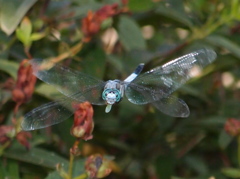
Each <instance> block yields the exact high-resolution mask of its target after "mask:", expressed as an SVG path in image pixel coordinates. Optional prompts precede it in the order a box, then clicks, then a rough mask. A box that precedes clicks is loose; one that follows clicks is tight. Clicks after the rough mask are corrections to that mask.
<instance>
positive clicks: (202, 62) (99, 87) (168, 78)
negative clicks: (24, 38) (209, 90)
mask: <svg viewBox="0 0 240 179" xmlns="http://www.w3.org/2000/svg"><path fill="white" fill-rule="evenodd" d="M216 57H217V55H216V53H215V52H214V51H213V50H211V49H201V50H198V51H195V52H192V53H189V54H187V55H184V56H182V57H179V58H177V59H175V60H172V61H170V62H168V63H166V64H164V65H162V66H159V67H156V68H154V69H152V70H150V71H147V72H145V73H143V74H140V73H141V71H142V69H143V67H144V64H143V63H141V64H139V65H138V66H137V68H136V69H135V71H134V72H133V73H132V74H131V75H129V76H128V77H127V78H126V79H125V80H123V81H121V80H118V79H115V80H108V81H101V80H98V79H95V78H94V77H92V76H89V75H87V74H84V73H82V72H79V71H75V70H72V69H70V68H67V67H65V66H61V65H56V64H54V63H50V62H49V61H48V62H46V61H44V60H42V59H33V60H31V61H30V63H31V65H32V68H33V74H34V75H35V76H36V77H37V78H39V79H40V80H42V81H44V82H46V83H48V84H50V85H53V86H54V87H55V88H56V89H57V90H58V91H59V92H61V93H62V94H64V95H65V96H66V97H64V98H60V99H59V100H57V101H53V102H50V103H47V104H43V105H42V106H39V107H37V108H35V109H33V110H32V111H30V112H28V113H27V114H26V115H25V116H24V120H23V122H22V129H23V130H25V131H29V130H35V129H40V128H45V127H48V126H51V125H54V124H57V123H60V122H62V121H63V120H65V119H67V118H68V117H70V116H71V115H72V114H73V113H74V109H72V108H71V106H72V104H73V103H79V102H85V101H88V102H90V103H91V104H93V105H107V106H106V109H105V112H107V113H108V112H109V111H110V110H111V107H112V105H114V104H116V103H119V102H120V101H121V100H122V98H123V97H124V95H125V96H126V97H127V99H128V100H129V101H130V102H131V103H133V104H137V105H143V104H148V103H151V104H152V105H153V106H155V107H156V108H157V109H158V110H159V111H161V112H163V113H165V114H167V115H170V116H173V117H188V116H189V114H190V111H189V108H188V106H187V104H186V103H185V102H184V101H183V100H181V99H179V98H176V97H175V96H173V95H172V93H173V92H174V91H175V90H177V89H178V88H179V87H181V86H182V85H183V84H184V83H186V81H187V80H189V79H190V78H192V77H194V76H196V73H197V72H201V70H202V69H203V68H204V67H205V66H207V65H209V64H210V63H212V62H213V61H214V60H215V59H216Z"/></svg>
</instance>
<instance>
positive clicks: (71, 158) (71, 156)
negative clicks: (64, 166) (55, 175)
mask: <svg viewBox="0 0 240 179" xmlns="http://www.w3.org/2000/svg"><path fill="white" fill-rule="evenodd" d="M73 161H74V155H73V154H72V153H71V152H70V159H69V167H68V176H69V179H72V172H73Z"/></svg>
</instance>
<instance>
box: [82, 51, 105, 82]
mask: <svg viewBox="0 0 240 179" xmlns="http://www.w3.org/2000/svg"><path fill="white" fill-rule="evenodd" d="M89 64H91V65H89ZM105 65H106V54H105V52H104V51H103V50H102V49H100V48H96V49H92V52H91V53H89V54H88V55H87V56H86V57H85V60H84V61H81V62H80V64H79V66H81V68H82V70H81V71H82V72H84V73H86V74H89V75H91V76H93V77H95V78H99V79H102V78H103V75H104V71H105V70H104V69H105Z"/></svg>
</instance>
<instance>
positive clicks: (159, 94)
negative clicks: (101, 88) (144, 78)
mask: <svg viewBox="0 0 240 179" xmlns="http://www.w3.org/2000/svg"><path fill="white" fill-rule="evenodd" d="M130 88H131V90H127V91H126V96H127V98H128V100H129V101H130V102H132V103H134V104H147V103H151V104H153V105H154V106H155V107H156V108H157V109H158V110H159V111H161V112H163V113H165V114H167V115H169V116H173V117H188V116H189V114H190V111H189V108H188V106H187V104H186V103H185V102H184V101H183V100H181V99H179V98H176V97H174V96H172V95H168V96H167V95H166V94H164V92H163V91H162V90H158V91H153V90H152V89H150V88H147V87H144V86H141V85H136V84H134V85H131V86H130Z"/></svg>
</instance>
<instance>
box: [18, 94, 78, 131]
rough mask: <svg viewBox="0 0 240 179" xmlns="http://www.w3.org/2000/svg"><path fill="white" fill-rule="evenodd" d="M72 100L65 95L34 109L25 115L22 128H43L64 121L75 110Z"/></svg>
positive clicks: (26, 129)
mask: <svg viewBox="0 0 240 179" xmlns="http://www.w3.org/2000/svg"><path fill="white" fill-rule="evenodd" d="M72 102H73V100H71V98H67V97H65V98H62V99H61V100H59V101H55V102H50V103H47V104H43V105H41V106H39V107H37V108H35V109H33V110H32V111H30V112H28V113H27V114H26V115H25V116H24V120H23V122H22V124H21V126H22V129H23V130H24V131H30V130H35V129H41V128H45V127H48V126H51V125H54V124H57V123H60V122H62V121H64V120H65V119H67V118H69V117H70V116H71V115H72V114H73V112H74V111H73V109H71V105H72ZM67 106H68V107H67Z"/></svg>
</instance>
